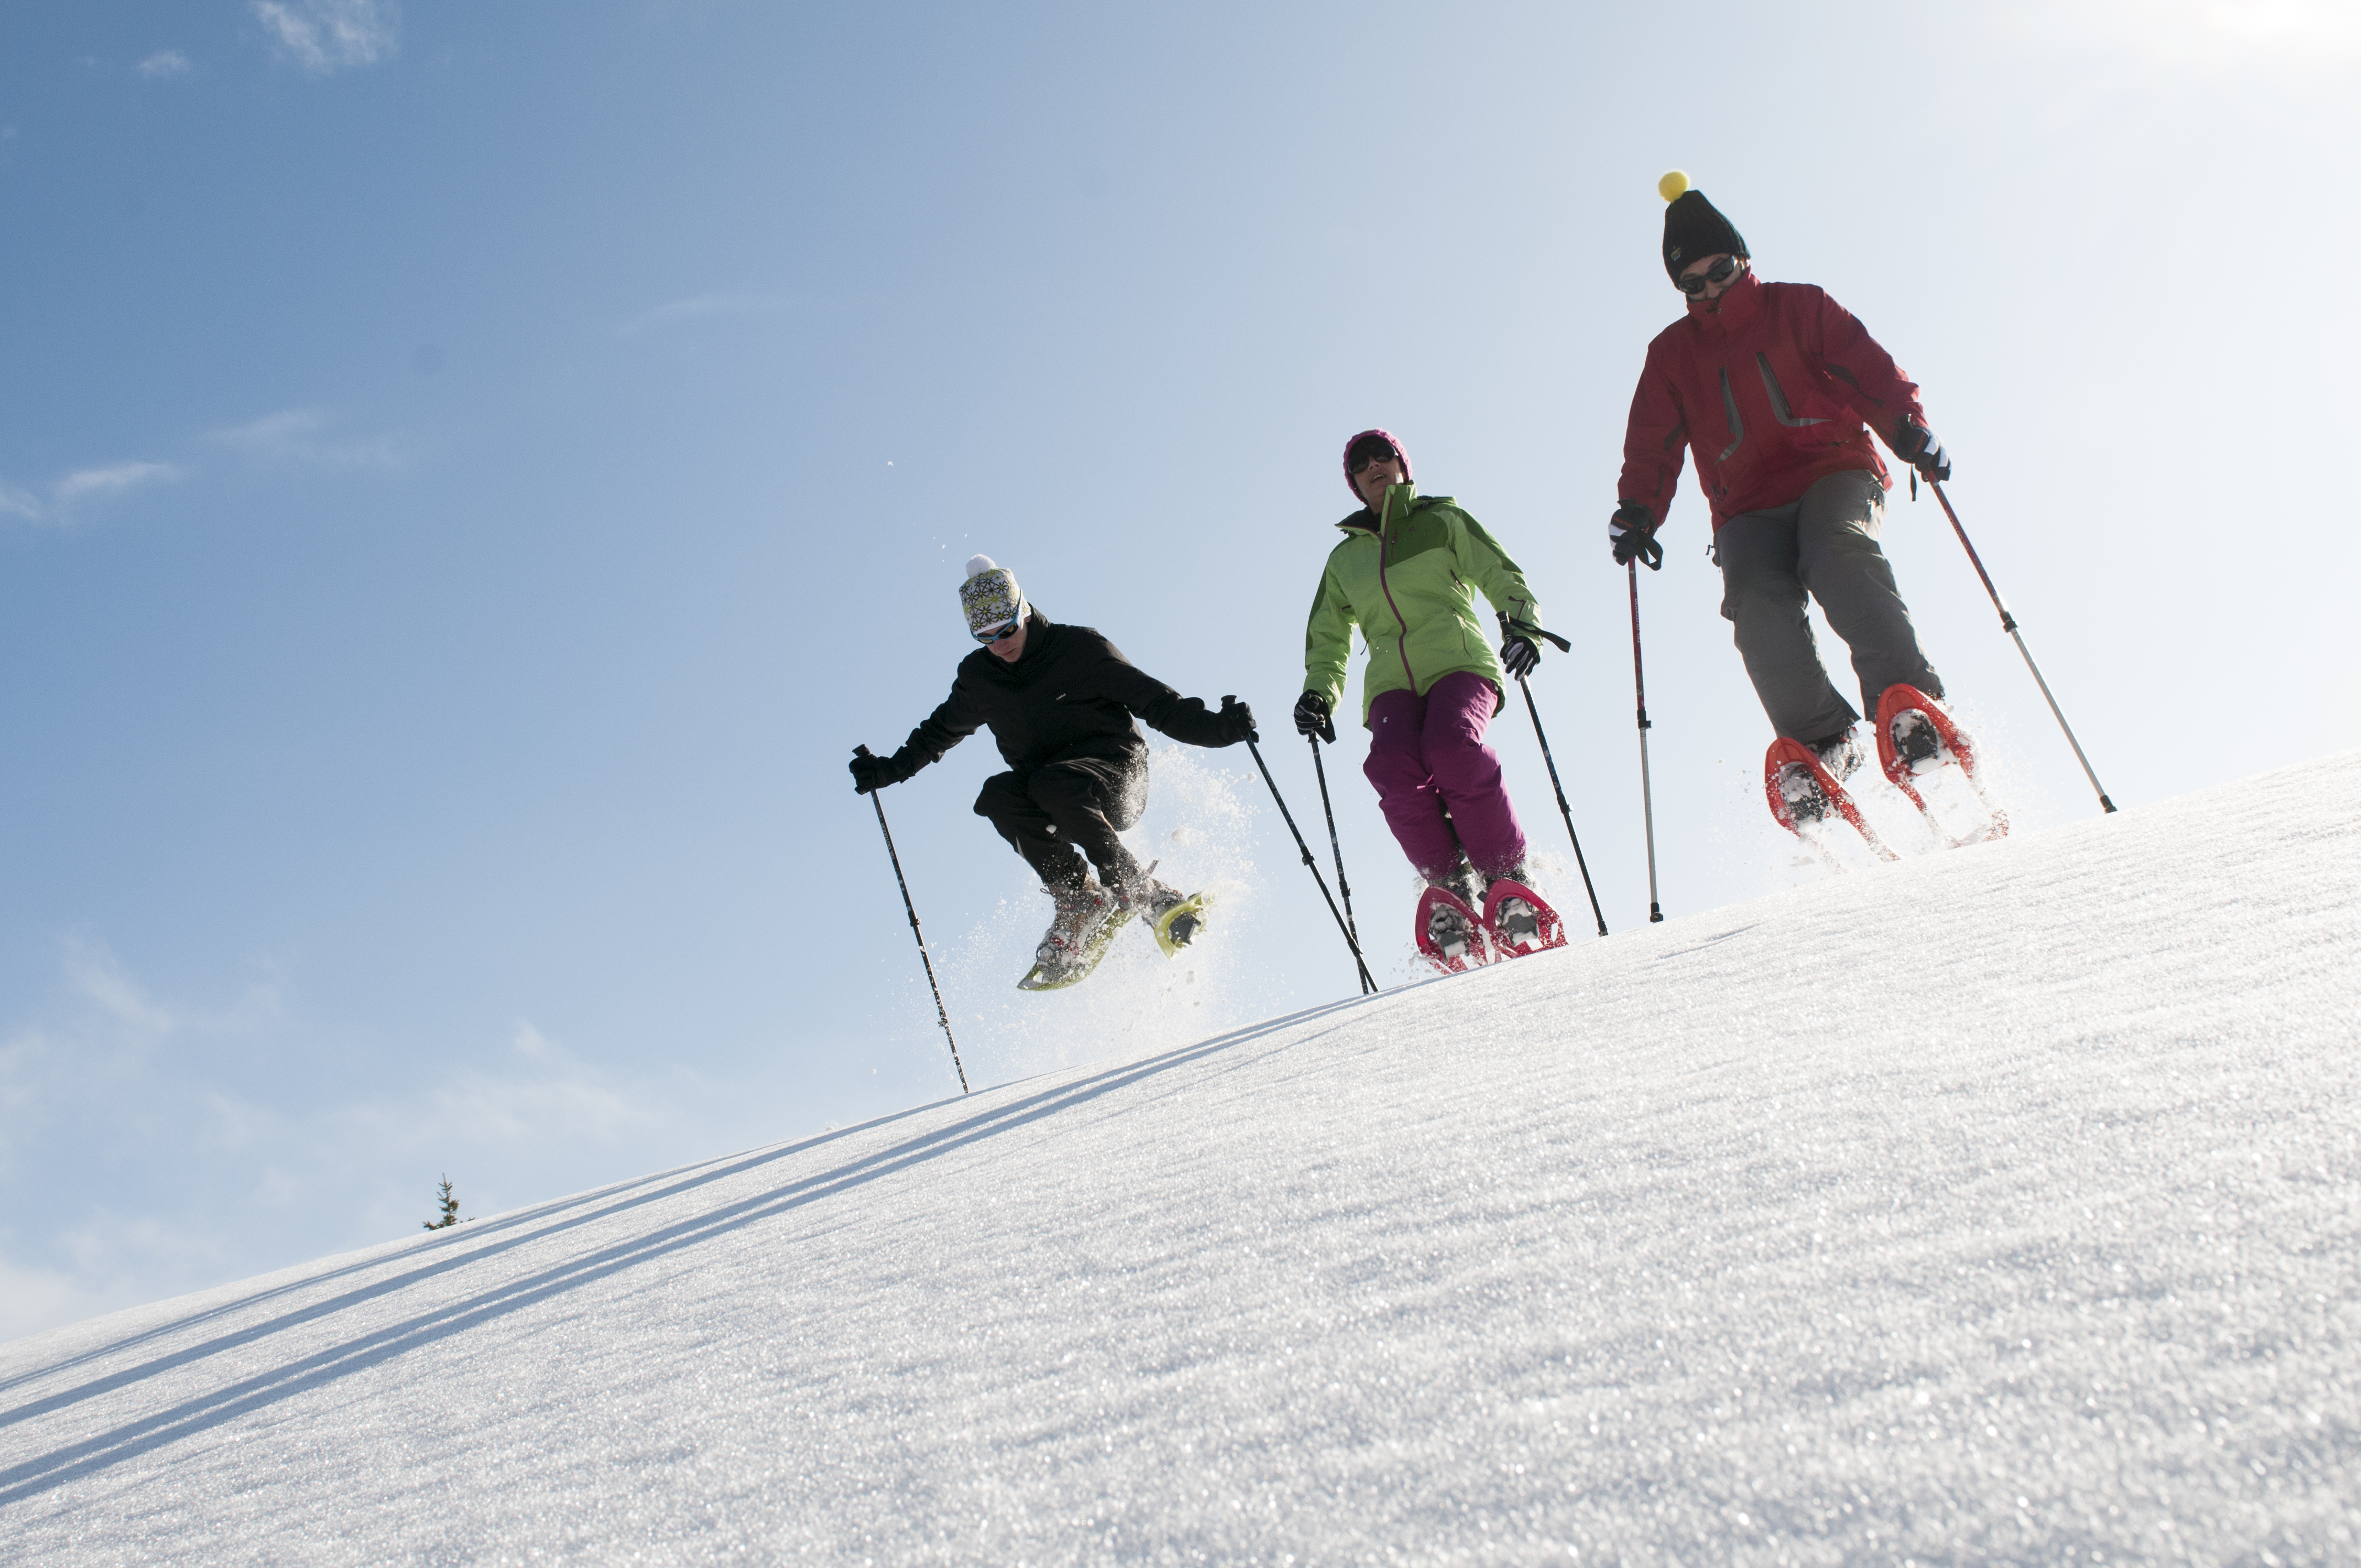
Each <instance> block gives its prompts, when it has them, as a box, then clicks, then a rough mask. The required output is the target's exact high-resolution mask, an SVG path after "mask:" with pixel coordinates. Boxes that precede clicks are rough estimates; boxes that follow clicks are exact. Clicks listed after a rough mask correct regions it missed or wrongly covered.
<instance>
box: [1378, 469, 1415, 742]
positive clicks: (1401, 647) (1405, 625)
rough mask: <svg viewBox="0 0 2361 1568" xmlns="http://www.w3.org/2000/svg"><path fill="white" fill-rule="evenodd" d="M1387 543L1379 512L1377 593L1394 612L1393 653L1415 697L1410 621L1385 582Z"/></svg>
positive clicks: (1381, 512) (1384, 527)
mask: <svg viewBox="0 0 2361 1568" xmlns="http://www.w3.org/2000/svg"><path fill="white" fill-rule="evenodd" d="M1388 543H1389V540H1388V539H1387V536H1386V513H1385V512H1384V511H1382V510H1381V511H1379V512H1378V592H1379V593H1381V594H1383V595H1385V596H1386V608H1387V609H1389V610H1392V611H1393V612H1394V624H1395V625H1397V626H1399V627H1400V628H1401V635H1400V636H1399V637H1397V638H1395V639H1394V652H1397V653H1399V654H1400V655H1401V662H1402V679H1404V680H1406V681H1408V682H1409V683H1410V695H1411V696H1417V695H1418V676H1417V675H1416V674H1413V673H1412V672H1411V667H1410V621H1409V620H1408V618H1406V617H1405V616H1404V615H1403V614H1402V612H1401V606H1400V605H1398V604H1396V603H1394V590H1393V588H1392V587H1391V585H1389V584H1388V583H1387V581H1386V546H1387V544H1388Z"/></svg>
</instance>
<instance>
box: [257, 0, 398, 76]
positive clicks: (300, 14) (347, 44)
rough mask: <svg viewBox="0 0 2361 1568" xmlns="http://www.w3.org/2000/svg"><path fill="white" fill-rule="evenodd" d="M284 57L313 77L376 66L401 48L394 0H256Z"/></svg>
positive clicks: (263, 19) (258, 12)
mask: <svg viewBox="0 0 2361 1568" xmlns="http://www.w3.org/2000/svg"><path fill="white" fill-rule="evenodd" d="M253 8H254V14H255V16H257V17H258V18H259V19H260V20H261V22H262V25H263V26H264V27H267V28H269V30H270V35H271V41H272V43H273V45H274V46H275V47H276V49H278V52H279V53H280V56H281V57H282V58H284V59H286V60H291V61H292V62H293V63H294V64H295V65H296V66H297V67H299V68H300V69H302V70H303V71H308V72H309V73H311V74H312V75H313V76H325V75H328V74H329V73H330V72H332V71H341V70H343V69H345V68H346V67H347V66H361V65H375V64H376V63H377V62H378V61H379V60H390V59H391V58H392V56H393V53H394V50H395V49H397V48H398V47H400V43H401V38H400V34H399V31H398V27H397V24H398V22H399V16H398V14H397V13H396V11H395V10H394V6H393V0H284V3H283V4H282V3H281V0H253Z"/></svg>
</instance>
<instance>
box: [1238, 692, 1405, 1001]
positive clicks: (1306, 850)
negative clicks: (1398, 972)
mask: <svg viewBox="0 0 2361 1568" xmlns="http://www.w3.org/2000/svg"><path fill="white" fill-rule="evenodd" d="M1224 700H1226V699H1224ZM1257 739H1258V738H1257V737H1256V736H1253V735H1249V736H1247V737H1246V750H1247V751H1251V752H1253V753H1254V760H1255V766H1256V767H1257V768H1260V769H1261V770H1262V782H1263V783H1265V784H1268V785H1269V786H1270V798H1271V799H1273V800H1275V801H1277V802H1278V803H1279V816H1281V817H1285V818H1286V819H1287V830H1288V831H1289V832H1290V833H1292V834H1294V835H1295V847H1296V848H1297V849H1299V850H1302V851H1303V863H1304V865H1305V866H1306V867H1307V868H1309V869H1310V871H1311V872H1312V881H1313V882H1316V883H1319V884H1320V896H1321V897H1323V898H1324V899H1327V900H1328V913H1329V914H1331V915H1334V916H1336V929H1338V930H1339V931H1342V932H1343V933H1345V946H1346V947H1348V948H1352V949H1353V967H1354V968H1355V969H1356V970H1360V971H1361V994H1362V995H1364V996H1367V995H1368V994H1369V993H1370V992H1373V991H1375V990H1377V989H1378V982H1377V981H1374V980H1371V979H1370V978H1369V966H1368V965H1367V963H1365V962H1363V961H1362V959H1361V940H1360V938H1357V937H1356V936H1354V935H1353V928H1352V927H1350V926H1347V925H1346V924H1345V916H1344V915H1343V913H1342V912H1341V911H1339V910H1338V909H1337V907H1336V900H1335V899H1334V897H1333V896H1331V895H1330V894H1329V892H1328V879H1327V878H1326V877H1323V876H1322V875H1321V874H1320V862H1319V861H1316V860H1314V859H1312V846H1311V845H1309V844H1307V843H1305V842H1304V841H1303V830H1302V829H1301V828H1298V827H1296V825H1295V814H1294V813H1293V812H1290V811H1289V810H1288V809H1287V800H1286V798H1285V797H1284V796H1283V795H1280V794H1279V781H1278V780H1277V779H1274V778H1272V777H1271V776H1270V764H1269V763H1268V762H1264V761H1263V760H1262V748H1261V747H1259V746H1257V744H1255V742H1256V740H1257Z"/></svg>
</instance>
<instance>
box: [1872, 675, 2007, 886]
mask: <svg viewBox="0 0 2361 1568" xmlns="http://www.w3.org/2000/svg"><path fill="white" fill-rule="evenodd" d="M1877 760H1878V762H1880V763H1881V764H1882V765H1883V767H1884V769H1885V776H1886V777H1887V778H1889V779H1891V780H1893V781H1894V788H1896V789H1898V790H1900V791H1901V792H1902V793H1903V795H1905V797H1907V798H1908V800H1909V802H1910V804H1911V805H1913V806H1916V807H1917V808H1918V813H1919V815H1920V816H1922V817H1926V819H1927V827H1928V828H1932V829H1933V830H1934V834H1935V837H1936V839H1938V841H1940V842H1941V843H1942V845H1943V846H1944V847H1945V848H1946V849H1958V848H1959V847H1960V845H1962V844H1978V843H1982V842H1983V841H1984V840H1985V839H1999V838H2003V837H2005V836H2006V834H2007V832H2008V814H2007V813H2006V812H2004V811H2003V810H2001V809H2000V807H1998V806H1994V805H1993V803H1992V798H1991V796H1989V795H1986V794H1985V793H1984V786H1983V781H1982V778H1981V777H1980V776H1979V773H1980V770H1979V769H1978V767H1977V762H1976V749H1975V745H1974V743H1973V742H1972V741H1971V740H1969V739H1968V737H1967V735H1966V734H1965V733H1964V732H1963V731H1962V730H1961V729H1960V727H1959V726H1958V725H1957V724H1955V723H1953V722H1952V720H1951V716H1950V715H1949V713H1946V712H1945V711H1944V710H1943V706H1942V704H1940V703H1938V702H1937V701H1936V700H1935V699H1934V698H1933V697H1930V696H1927V694H1926V693H1924V692H1922V691H1920V690H1919V689H1918V688H1917V687H1916V686H1913V685H1904V684H1902V683H1900V682H1896V683H1895V684H1894V685H1890V686H1888V687H1886V688H1885V695H1884V696H1881V697H1879V698H1878V699H1877Z"/></svg>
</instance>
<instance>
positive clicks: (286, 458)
mask: <svg viewBox="0 0 2361 1568" xmlns="http://www.w3.org/2000/svg"><path fill="white" fill-rule="evenodd" d="M327 424H328V419H327V416H326V415H325V414H323V413H321V412H320V411H317V410H316V409H281V410H280V411H279V412H277V413H269V414H264V415H263V416H262V417H261V418H260V419H258V420H255V421H252V422H249V423H247V424H241V425H237V426H235V427H233V428H231V429H228V430H216V431H214V432H213V433H212V434H211V435H209V436H208V437H207V438H206V439H208V440H211V441H218V442H220V443H221V444H223V445H225V446H230V447H235V448H236V449H237V450H238V451H240V452H243V453H245V454H246V455H247V456H249V457H252V458H255V459H256V460H257V461H259V462H265V463H312V464H317V465H320V466H324V467H331V468H398V467H400V466H401V454H400V453H399V452H397V451H396V450H395V449H394V445H393V443H392V442H390V441H389V440H387V439H386V438H385V437H383V436H377V437H373V438H370V439H368V440H364V441H330V440H324V439H322V438H321V434H320V433H321V432H322V431H323V430H324V429H325V428H326V427H327Z"/></svg>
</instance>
